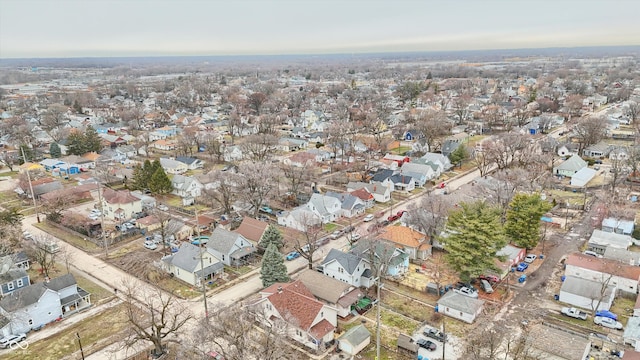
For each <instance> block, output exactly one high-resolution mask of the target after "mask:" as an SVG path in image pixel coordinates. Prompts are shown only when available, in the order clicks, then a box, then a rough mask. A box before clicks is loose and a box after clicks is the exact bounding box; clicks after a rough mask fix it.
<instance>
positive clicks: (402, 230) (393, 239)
mask: <svg viewBox="0 0 640 360" xmlns="http://www.w3.org/2000/svg"><path fill="white" fill-rule="evenodd" d="M378 238H379V239H380V240H383V241H387V242H389V243H392V244H394V245H395V246H397V247H398V248H400V249H402V250H403V251H404V252H405V253H407V255H408V256H409V259H411V260H426V259H427V258H429V256H431V244H430V243H429V237H428V236H427V235H424V234H422V233H419V232H417V231H415V230H413V229H410V228H408V227H406V226H387V227H386V228H385V229H384V232H382V233H381V234H380V235H379V236H378Z"/></svg>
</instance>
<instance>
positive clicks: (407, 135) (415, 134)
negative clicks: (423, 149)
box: [402, 129, 424, 141]
mask: <svg viewBox="0 0 640 360" xmlns="http://www.w3.org/2000/svg"><path fill="white" fill-rule="evenodd" d="M423 138H424V134H423V133H422V132H421V131H420V130H417V129H409V130H407V131H405V132H404V134H403V135H402V139H403V140H405V141H413V140H418V139H423Z"/></svg>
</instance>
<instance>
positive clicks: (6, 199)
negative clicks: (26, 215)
mask: <svg viewBox="0 0 640 360" xmlns="http://www.w3.org/2000/svg"><path fill="white" fill-rule="evenodd" d="M19 200H20V197H19V196H18V194H17V193H16V192H15V191H0V202H2V204H7V203H11V202H14V201H19ZM19 205H20V204H19V203H18V204H17V206H19ZM31 205H33V203H32V204H31Z"/></svg>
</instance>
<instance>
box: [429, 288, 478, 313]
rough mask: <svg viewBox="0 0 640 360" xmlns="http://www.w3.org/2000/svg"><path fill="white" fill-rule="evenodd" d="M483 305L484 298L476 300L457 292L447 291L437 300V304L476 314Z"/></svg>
mask: <svg viewBox="0 0 640 360" xmlns="http://www.w3.org/2000/svg"><path fill="white" fill-rule="evenodd" d="M482 305H484V300H478V299H474V298H471V297H468V296H466V295H462V294H458V293H457V292H453V291H449V292H448V293H446V294H444V295H442V297H441V298H440V299H439V300H438V306H445V307H449V308H452V309H454V310H458V311H462V312H463V313H465V314H476V313H477V312H478V310H479V309H480V308H482Z"/></svg>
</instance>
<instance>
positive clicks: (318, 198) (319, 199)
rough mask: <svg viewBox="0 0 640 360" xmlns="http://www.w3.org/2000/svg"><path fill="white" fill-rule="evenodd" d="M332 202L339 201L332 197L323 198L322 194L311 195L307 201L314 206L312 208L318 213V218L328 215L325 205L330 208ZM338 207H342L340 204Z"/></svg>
mask: <svg viewBox="0 0 640 360" xmlns="http://www.w3.org/2000/svg"><path fill="white" fill-rule="evenodd" d="M332 202H337V203H340V200H338V199H336V198H334V197H331V196H325V195H322V194H313V195H311V199H309V203H310V204H312V205H313V206H314V208H315V209H316V211H318V213H319V214H320V216H324V215H328V214H330V212H329V210H328V209H327V205H329V206H331V203H332ZM340 205H341V206H342V204H340Z"/></svg>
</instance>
